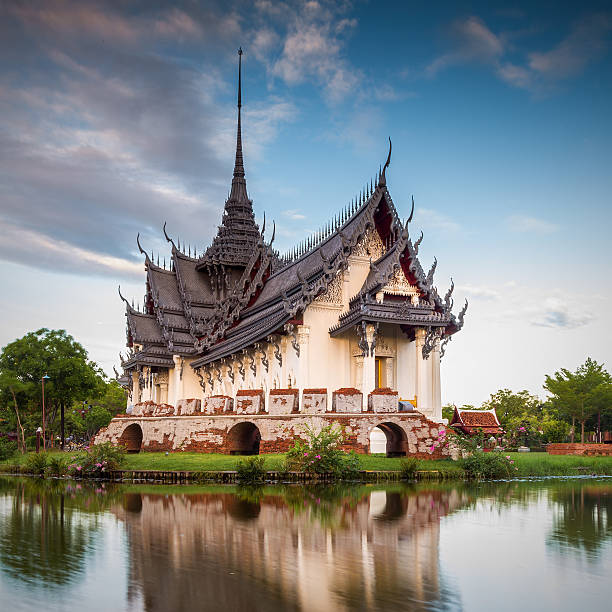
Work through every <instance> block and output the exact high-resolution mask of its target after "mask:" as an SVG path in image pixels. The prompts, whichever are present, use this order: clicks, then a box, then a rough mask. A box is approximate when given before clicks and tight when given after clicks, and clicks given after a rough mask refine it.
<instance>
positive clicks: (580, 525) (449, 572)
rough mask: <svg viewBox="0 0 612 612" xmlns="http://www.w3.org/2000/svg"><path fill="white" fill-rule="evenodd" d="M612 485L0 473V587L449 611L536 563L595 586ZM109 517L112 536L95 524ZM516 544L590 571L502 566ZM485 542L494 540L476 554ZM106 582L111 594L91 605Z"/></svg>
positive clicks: (10, 600)
mask: <svg viewBox="0 0 612 612" xmlns="http://www.w3.org/2000/svg"><path fill="white" fill-rule="evenodd" d="M611 493H612V486H611V484H610V482H609V481H607V482H606V481H603V482H598V481H570V482H556V483H550V482H548V483H529V482H516V481H514V482H507V483H488V484H481V485H465V484H453V485H435V484H432V485H428V484H424V485H419V486H393V487H387V488H385V487H369V486H357V487H347V486H326V487H297V486H287V487H265V488H253V489H236V488H229V487H156V486H146V487H145V486H120V485H107V486H105V487H103V486H102V485H92V486H88V485H85V484H83V483H80V484H79V483H70V482H67V481H41V480H37V479H10V478H0V601H2V602H3V609H4V607H5V606H6V608H7V609H9V608H11V609H19V607H20V606H21V609H35V608H38V607H40V605H43V606H44V607H46V608H47V609H49V610H67V609H70V606H69V605H68V604H67V603H66V601H68V600H69V599H68V597H67V595H68V594H75V595H74V596H75V597H78V601H79V603H80V605H86V606H87V607H88V608H89V609H90V611H93V610H96V609H110V608H114V609H133V610H147V611H150V612H154V611H157V610H164V611H166V610H178V611H180V610H254V611H257V610H262V611H264V610H265V611H274V610H320V611H326V610H334V611H336V610H398V609H409V610H459V609H463V607H464V606H465V607H466V609H475V608H476V607H478V606H477V604H478V602H479V601H482V598H483V595H482V594H485V595H486V594H487V593H488V594H495V596H496V597H497V600H496V607H497V608H498V609H504V606H503V605H502V603H503V601H504V600H503V599H502V600H500V599H499V595H498V594H499V593H500V592H503V589H504V588H507V586H508V585H507V578H508V576H509V575H512V580H513V581H514V580H515V579H516V580H517V581H520V579H521V575H520V572H524V579H525V580H527V579H528V578H529V577H531V578H533V579H536V580H538V579H539V578H538V575H539V574H538V572H542V576H544V575H545V574H546V573H547V575H548V577H549V579H552V580H553V582H554V583H555V584H556V583H557V582H558V584H559V585H560V586H559V587H556V588H560V589H562V588H565V587H566V586H567V589H568V590H570V589H571V590H572V591H574V592H575V591H576V584H578V585H580V584H581V581H583V576H582V575H581V574H580V573H579V572H580V571H585V572H586V573H585V575H588V578H589V579H590V580H591V584H590V588H591V590H593V588H594V586H593V580H594V577H597V576H601V577H605V566H606V562H608V563H609V560H610V557H611V555H610V551H611V547H610V546H609V544H610V542H611V541H612V538H611V535H612V527H611V525H610V519H609V517H610V507H611V495H610V494H611ZM443 526H444V531H442V529H443ZM113 528H114V529H115V530H116V531H117V530H119V532H120V534H121V536H120V538H119V539H117V538H116V537H115V536H113V537H114V538H115V539H114V540H113V537H110V538H109V537H106V536H105V535H104V534H107V533H108V532H111V531H112V530H113ZM441 533H444V538H442V537H441ZM498 535H499V537H498ZM105 537H106V539H105ZM461 538H463V541H461ZM479 538H480V539H479ZM504 538H505V539H504ZM113 542H114V544H113ZM441 542H442V543H441ZM519 542H520V547H519V549H520V551H521V554H520V555H519V556H518V557H516V558H517V559H519V560H522V559H523V558H524V557H526V556H527V555H529V554H531V553H529V552H528V550H530V549H529V546H530V545H533V546H534V547H535V548H532V549H531V550H532V551H535V550H536V548H537V547H540V548H542V547H543V546H546V548H547V549H548V550H549V551H550V554H551V555H552V557H551V559H553V560H557V559H561V560H563V559H565V560H568V559H571V558H573V557H576V556H579V555H585V554H586V555H587V557H588V558H589V560H590V565H589V569H588V570H581V569H580V567H579V566H577V567H578V570H577V571H576V575H575V583H571V582H570V581H569V580H568V574H567V571H565V573H563V571H562V570H558V571H559V574H557V573H555V572H556V571H557V569H555V568H556V561H555V562H554V563H552V564H551V565H549V566H547V567H542V565H541V563H542V562H541V561H539V562H538V563H536V564H535V565H532V566H529V564H526V565H525V566H524V567H523V566H520V565H516V563H514V564H513V562H512V559H514V558H515V557H513V555H515V553H514V552H513V551H514V550H515V548H513V547H515V546H516V545H517V543H519ZM451 543H452V544H451ZM484 543H487V544H488V545H493V547H492V548H491V552H490V553H486V555H485V556H484V557H482V556H480V557H479V556H478V555H479V553H478V552H476V556H474V554H475V551H478V550H479V547H482V546H483V545H484ZM442 546H444V547H445V548H444V549H443V548H442ZM483 550H484V549H483ZM470 555H471V557H470ZM453 556H454V557H453ZM483 558H486V559H487V562H486V565H482V563H483V562H482V559H483ZM473 559H477V563H478V565H479V567H478V569H477V570H473V569H470V565H471V563H472V562H473ZM504 562H505V563H506V569H505V570H504V569H502V567H501V564H502V563H504ZM496 565H497V567H498V569H497V570H496V569H495V566H496ZM561 565H563V564H561ZM441 567H443V568H444V570H442V569H441ZM567 567H569V566H566V570H567ZM572 567H573V566H572ZM485 569H486V572H485ZM510 572H514V573H513V574H510ZM551 572H552V573H551ZM515 574H516V575H515ZM485 575H486V578H485ZM3 576H4V578H3ZM88 576H93V578H91V580H90V582H88ZM602 579H603V578H602ZM470 580H474V583H475V584H474V586H473V587H472V586H470V582H469V581H470ZM483 580H484V582H483ZM602 584H608V583H607V582H604V583H602ZM476 585H477V588H476ZM46 588H52V589H54V592H55V593H56V598H55V599H53V598H51V599H50V598H49V596H48V595H49V591H46V590H45V589H46ZM78 589H80V590H78ZM96 589H97V590H96ZM608 590H609V585H608ZM105 591H108V592H109V593H111V592H112V593H113V596H114V597H115V598H116V599H117V601H116V602H114V603H113V605H110V604H108V603H104V605H103V603H102V597H103V596H105V595H108V593H106V592H105ZM513 591H514V592H516V589H513ZM24 594H25V595H24ZM579 595H580V596H581V597H583V595H584V594H582V593H580V594H579ZM608 595H609V596H612V593H609V594H608ZM546 596H549V593H548V594H544V593H540V594H539V595H536V596H535V597H534V598H533V599H532V603H533V604H534V606H536V605H537V602H538V601H540V603H541V604H542V605H544V604H547V603H548V600H547V599H546ZM538 597H539V599H538ZM605 597H606V594H605V593H601V594H600V599H599V600H598V601H605ZM24 598H25V599H24ZM479 598H480V599H479ZM24 600H25V601H26V606H25V607H24V606H23V605H22V604H23V602H24ZM507 601H510V599H507ZM560 601H561V602H562V601H563V598H562V597H561V598H560ZM29 604H31V607H28V605H29ZM513 605H515V604H514V603H513ZM96 606H97V607H96ZM500 606H501V607H500ZM556 609H563V605H560V606H559V605H558V606H557V607H556Z"/></svg>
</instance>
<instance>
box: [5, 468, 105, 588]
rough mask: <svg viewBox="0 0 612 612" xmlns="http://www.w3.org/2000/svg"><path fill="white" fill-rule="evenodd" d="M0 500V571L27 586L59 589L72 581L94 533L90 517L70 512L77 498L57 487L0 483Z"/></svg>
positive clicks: (94, 523)
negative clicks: (58, 587)
mask: <svg viewBox="0 0 612 612" xmlns="http://www.w3.org/2000/svg"><path fill="white" fill-rule="evenodd" d="M8 492H10V493H11V495H10V497H9V496H8V495H7V493H8ZM0 500H1V504H2V505H1V506H0V512H1V514H0V517H1V520H0V566H1V567H2V569H3V570H4V571H5V572H8V573H9V574H10V575H12V576H13V577H15V578H18V579H20V580H23V581H25V582H31V583H35V582H37V581H41V582H44V583H47V584H51V585H61V584H63V583H67V582H69V581H70V580H72V579H74V578H75V576H76V575H77V574H78V573H79V571H80V568H81V567H82V566H83V564H84V558H85V556H86V554H87V551H88V548H89V546H90V543H91V539H92V537H93V535H94V534H95V531H96V529H97V521H96V519H95V517H94V516H91V515H89V516H88V515H82V514H80V513H79V512H75V510H76V509H77V508H78V507H79V506H80V505H82V504H83V501H84V498H83V496H82V495H79V496H78V497H77V495H76V494H75V492H74V489H73V487H71V486H70V485H66V484H65V483H63V482H57V481H56V482H55V483H51V484H50V483H48V482H44V481H41V480H34V479H32V480H26V481H18V482H14V481H13V482H10V481H7V480H6V479H3V480H0Z"/></svg>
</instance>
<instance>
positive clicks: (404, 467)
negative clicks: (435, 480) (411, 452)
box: [400, 457, 419, 480]
mask: <svg viewBox="0 0 612 612" xmlns="http://www.w3.org/2000/svg"><path fill="white" fill-rule="evenodd" d="M418 467H419V460H418V459H417V458H416V457H408V459H402V460H401V461H400V472H401V474H402V480H414V478H415V476H416V472H417V469H418Z"/></svg>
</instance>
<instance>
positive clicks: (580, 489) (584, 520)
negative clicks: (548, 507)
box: [548, 482, 612, 560]
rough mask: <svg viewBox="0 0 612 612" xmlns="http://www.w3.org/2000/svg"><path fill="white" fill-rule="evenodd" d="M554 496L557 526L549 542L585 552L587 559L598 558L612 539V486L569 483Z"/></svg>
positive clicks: (555, 524)
mask: <svg viewBox="0 0 612 612" xmlns="http://www.w3.org/2000/svg"><path fill="white" fill-rule="evenodd" d="M552 499H553V500H554V502H555V514H554V522H553V525H554V526H553V531H552V533H551V535H550V537H549V538H548V544H549V545H554V546H561V547H566V548H569V549H574V550H576V551H584V552H585V553H586V555H587V558H589V559H592V560H593V559H596V558H597V557H598V555H599V552H600V550H601V548H602V546H603V544H604V543H605V542H606V541H607V540H609V539H610V538H612V520H611V518H612V485H610V484H607V483H592V484H584V483H580V482H578V483H576V482H571V483H566V486H564V487H560V488H557V489H556V490H555V491H554V492H553V494H552Z"/></svg>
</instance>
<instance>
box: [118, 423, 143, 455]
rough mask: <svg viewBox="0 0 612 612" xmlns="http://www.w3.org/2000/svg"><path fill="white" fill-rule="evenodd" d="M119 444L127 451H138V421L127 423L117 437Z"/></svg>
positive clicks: (140, 434)
mask: <svg viewBox="0 0 612 612" xmlns="http://www.w3.org/2000/svg"><path fill="white" fill-rule="evenodd" d="M119 444H121V445H123V446H125V449H126V450H127V452H128V453H139V452H140V447H141V446H142V428H141V427H140V425H138V423H132V424H131V425H128V426H127V427H126V428H125V430H124V431H123V433H122V434H121V437H120V438H119Z"/></svg>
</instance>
